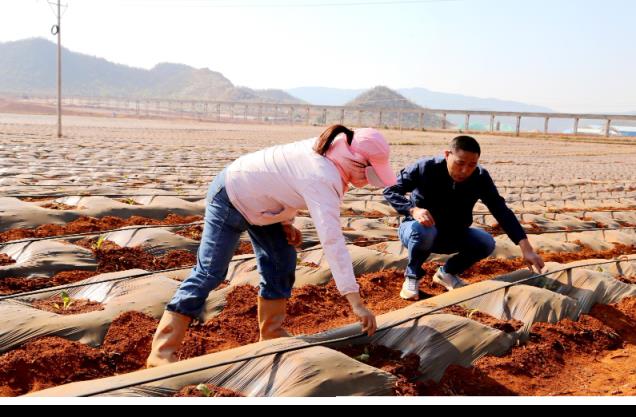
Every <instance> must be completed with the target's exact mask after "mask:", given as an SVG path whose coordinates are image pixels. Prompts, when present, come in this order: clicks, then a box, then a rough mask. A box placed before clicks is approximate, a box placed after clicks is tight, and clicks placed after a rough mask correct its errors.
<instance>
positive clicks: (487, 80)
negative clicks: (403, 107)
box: [0, 0, 636, 113]
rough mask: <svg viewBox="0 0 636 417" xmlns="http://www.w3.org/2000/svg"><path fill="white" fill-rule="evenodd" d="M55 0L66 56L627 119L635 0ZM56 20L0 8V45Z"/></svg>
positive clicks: (29, 0)
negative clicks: (422, 92) (423, 91)
mask: <svg viewBox="0 0 636 417" xmlns="http://www.w3.org/2000/svg"><path fill="white" fill-rule="evenodd" d="M50 1H56V0H50ZM374 3H375V4H374ZM63 4H66V5H68V8H67V9H66V11H65V13H64V16H63V21H62V30H63V32H62V34H63V44H64V46H65V47H67V48H69V49H71V50H73V51H76V52H81V53H85V54H89V55H93V56H98V57H102V58H106V59H107V60H109V61H112V62H116V63H120V64H125V65H129V66H133V67H141V68H146V69H150V68H152V67H154V66H155V65H156V64H158V63H162V62H175V63H182V64H187V65H190V66H193V67H197V68H210V69H212V70H214V71H219V72H221V73H222V74H223V75H225V76H226V77H227V78H229V79H230V80H231V81H232V82H233V83H234V84H236V85H241V86H247V87H251V88H281V89H288V88H294V87H302V86H321V87H333V88H372V87H374V86H377V85H385V86H388V87H390V88H394V89H397V88H410V87H423V88H428V89H431V90H434V91H441V92H446V93H457V94H464V95H471V96H478V97H489V98H491V97H492V98H499V99H505V100H515V101H521V102H524V103H529V104H535V105H543V106H547V107H550V108H552V109H554V110H557V111H564V112H604V113H613V112H625V111H636V76H635V74H636V51H635V47H634V45H635V43H636V1H634V0H525V1H524V0H63ZM54 23H55V16H54V14H53V11H52V10H51V8H50V6H49V4H48V1H47V0H0V42H7V41H14V40H19V39H25V38H31V37H45V38H47V39H50V40H52V41H54V40H55V38H54V37H53V36H52V35H51V26H52V25H53V24H54Z"/></svg>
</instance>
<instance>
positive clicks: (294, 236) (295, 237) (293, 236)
mask: <svg viewBox="0 0 636 417" xmlns="http://www.w3.org/2000/svg"><path fill="white" fill-rule="evenodd" d="M283 230H284V231H285V237H286V238H287V243H289V244H290V245H291V246H293V247H295V248H299V247H300V246H301V245H302V244H303V234H302V232H301V231H300V230H298V229H296V228H295V227H294V225H293V224H291V223H283Z"/></svg>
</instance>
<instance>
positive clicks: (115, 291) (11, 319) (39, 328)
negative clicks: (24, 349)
mask: <svg viewBox="0 0 636 417" xmlns="http://www.w3.org/2000/svg"><path fill="white" fill-rule="evenodd" d="M144 272H146V271H143V270H131V271H125V272H116V273H111V274H104V275H99V276H96V277H93V278H90V279H88V280H84V281H81V282H79V283H77V285H79V286H80V287H78V288H75V289H72V290H69V291H68V295H69V296H70V297H71V298H72V299H86V300H90V301H94V302H98V303H102V304H103V306H104V309H103V310H101V311H94V312H91V313H85V314H78V315H58V314H55V313H50V312H47V311H43V310H38V309H36V308H34V307H33V306H32V303H33V302H34V301H36V300H42V299H48V298H52V297H57V296H59V295H60V294H61V291H54V292H51V293H46V294H42V295H38V296H34V297H29V298H19V299H14V300H5V301H3V302H0V317H2V318H3V319H2V321H1V322H0V353H5V352H7V351H9V350H11V349H14V348H16V347H18V346H21V345H23V344H25V343H27V342H29V341H31V340H34V339H37V338H40V337H45V336H59V337H62V338H65V339H68V340H72V341H77V342H80V343H84V344H87V345H90V346H93V347H98V346H100V345H101V344H102V343H103V340H104V337H105V336H106V333H107V331H108V329H109V327H110V325H111V323H112V322H113V321H114V320H115V319H116V318H117V317H118V316H119V315H121V314H122V313H125V312H129V311H138V312H141V313H144V314H147V315H149V316H151V317H154V318H156V319H159V318H160V317H161V316H162V314H163V311H164V309H165V306H166V304H167V303H168V302H169V301H170V299H171V298H172V297H173V295H174V293H175V292H176V290H177V288H178V286H179V284H180V283H179V282H178V281H175V280H173V279H171V278H168V277H167V276H165V275H162V274H156V275H150V276H145V277H141V278H134V279H130V280H124V281H119V282H109V283H101V284H97V285H85V286H82V285H83V284H91V283H93V282H100V281H104V280H107V279H114V278H123V277H126V276H130V275H134V274H138V273H144ZM229 291H231V289H229V288H225V289H223V290H220V291H215V292H212V293H211V294H210V297H209V298H208V300H207V304H206V315H207V316H209V317H212V316H214V315H216V314H219V312H220V311H221V310H222V308H223V306H224V304H225V297H226V295H227V293H228V292H229Z"/></svg>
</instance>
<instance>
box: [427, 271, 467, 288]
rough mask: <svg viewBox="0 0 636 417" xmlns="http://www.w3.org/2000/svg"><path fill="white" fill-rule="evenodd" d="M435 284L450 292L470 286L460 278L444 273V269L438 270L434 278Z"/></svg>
mask: <svg viewBox="0 0 636 417" xmlns="http://www.w3.org/2000/svg"><path fill="white" fill-rule="evenodd" d="M433 282H434V283H436V284H438V285H441V286H442V287H444V288H446V290H448V291H452V290H456V289H457V288H462V287H465V286H466V285H468V283H466V281H464V280H462V279H461V278H459V277H458V276H455V275H451V274H447V273H446V271H444V267H441V268H440V269H438V270H437V272H436V273H435V276H434V277H433Z"/></svg>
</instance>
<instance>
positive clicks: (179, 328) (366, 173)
mask: <svg viewBox="0 0 636 417" xmlns="http://www.w3.org/2000/svg"><path fill="white" fill-rule="evenodd" d="M389 153H390V152H389V145H388V144H387V142H386V140H385V139H384V137H383V136H382V134H381V133H380V132H378V131H376V130H374V129H360V130H356V131H355V132H354V131H352V130H349V129H347V128H346V127H344V126H341V125H335V126H332V127H330V128H329V129H327V130H326V131H325V132H324V133H323V134H322V135H321V136H320V137H319V138H317V139H316V138H314V139H309V140H305V141H302V142H296V143H291V144H288V145H282V146H276V147H273V148H268V149H265V150H262V151H259V152H256V153H253V154H249V155H246V156H243V157H241V158H239V159H238V160H236V161H235V162H234V163H232V164H231V165H230V166H229V167H227V168H226V169H225V170H224V171H223V172H222V173H221V174H219V175H218V176H217V177H216V179H215V180H214V181H213V182H212V184H211V185H210V189H209V193H208V198H207V200H206V201H207V206H206V213H205V226H204V229H203V236H202V239H201V246H200V247H199V252H198V257H197V265H196V266H195V267H194V269H193V270H192V273H191V274H190V277H189V278H188V279H187V280H185V281H184V282H183V283H182V284H181V286H180V288H179V290H178V291H177V293H176V294H175V296H174V298H173V299H172V301H171V302H170V303H169V304H168V306H167V307H166V312H165V313H164V315H163V317H162V319H161V322H160V323H159V328H158V329H157V332H156V334H155V337H154V340H153V345H152V352H151V354H150V357H149V358H148V362H147V365H148V367H157V366H162V365H166V364H169V363H173V362H176V360H177V356H176V352H177V350H178V349H179V348H180V346H181V343H182V341H183V338H184V337H185V334H186V331H187V329H188V327H189V325H190V323H191V322H192V320H193V319H195V318H198V317H199V316H200V315H201V313H202V311H203V309H204V305H205V301H206V299H207V298H208V295H209V294H210V292H211V291H212V290H214V289H216V288H217V287H218V286H219V285H220V284H221V283H223V282H224V281H225V279H226V276H227V273H228V268H229V264H230V261H231V260H232V257H233V255H234V252H235V249H236V247H237V246H238V243H239V240H240V236H241V234H242V233H243V232H246V231H247V232H248V234H249V236H250V239H251V241H252V244H253V247H254V254H255V255H256V260H257V264H258V271H259V273H260V276H261V283H260V292H259V298H258V322H259V329H260V338H261V341H264V340H271V339H276V338H280V337H288V336H289V335H288V334H287V333H286V332H285V330H283V327H282V325H283V321H284V320H285V316H286V306H287V300H288V299H289V298H291V294H292V288H293V286H294V282H295V278H296V259H297V252H296V247H298V246H300V244H301V243H302V234H301V232H300V231H299V230H298V229H296V228H295V227H294V226H293V222H294V219H295V217H296V215H297V213H298V211H299V210H307V209H308V210H309V213H310V215H311V217H312V219H313V221H314V223H315V225H316V229H317V231H318V236H319V238H320V242H321V243H322V246H323V250H324V253H325V256H326V258H327V261H328V262H329V266H330V268H331V272H332V274H333V277H334V279H335V281H336V285H337V287H338V290H339V291H340V293H341V294H342V295H343V296H344V297H346V298H347V300H348V301H349V303H350V304H351V307H352V309H353V312H354V313H355V314H356V316H357V317H358V318H359V319H360V322H361V324H362V328H363V331H364V332H366V333H368V334H369V335H373V334H374V333H375V331H376V329H377V324H376V319H375V316H374V314H373V313H372V312H371V311H369V310H368V309H367V308H366V307H365V305H364V303H363V302H362V299H361V297H360V292H359V291H360V287H359V286H358V284H357V282H356V278H355V275H354V272H353V266H352V261H351V256H350V254H349V251H348V250H347V248H346V243H345V238H344V236H343V234H342V227H341V223H340V207H341V205H342V200H343V197H344V194H345V193H346V192H347V191H348V189H349V185H350V184H352V185H354V186H355V187H364V186H366V185H369V184H371V185H373V186H376V187H378V188H385V187H389V186H393V185H395V184H396V176H395V174H394V173H393V172H392V170H391V166H390V163H389Z"/></svg>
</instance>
